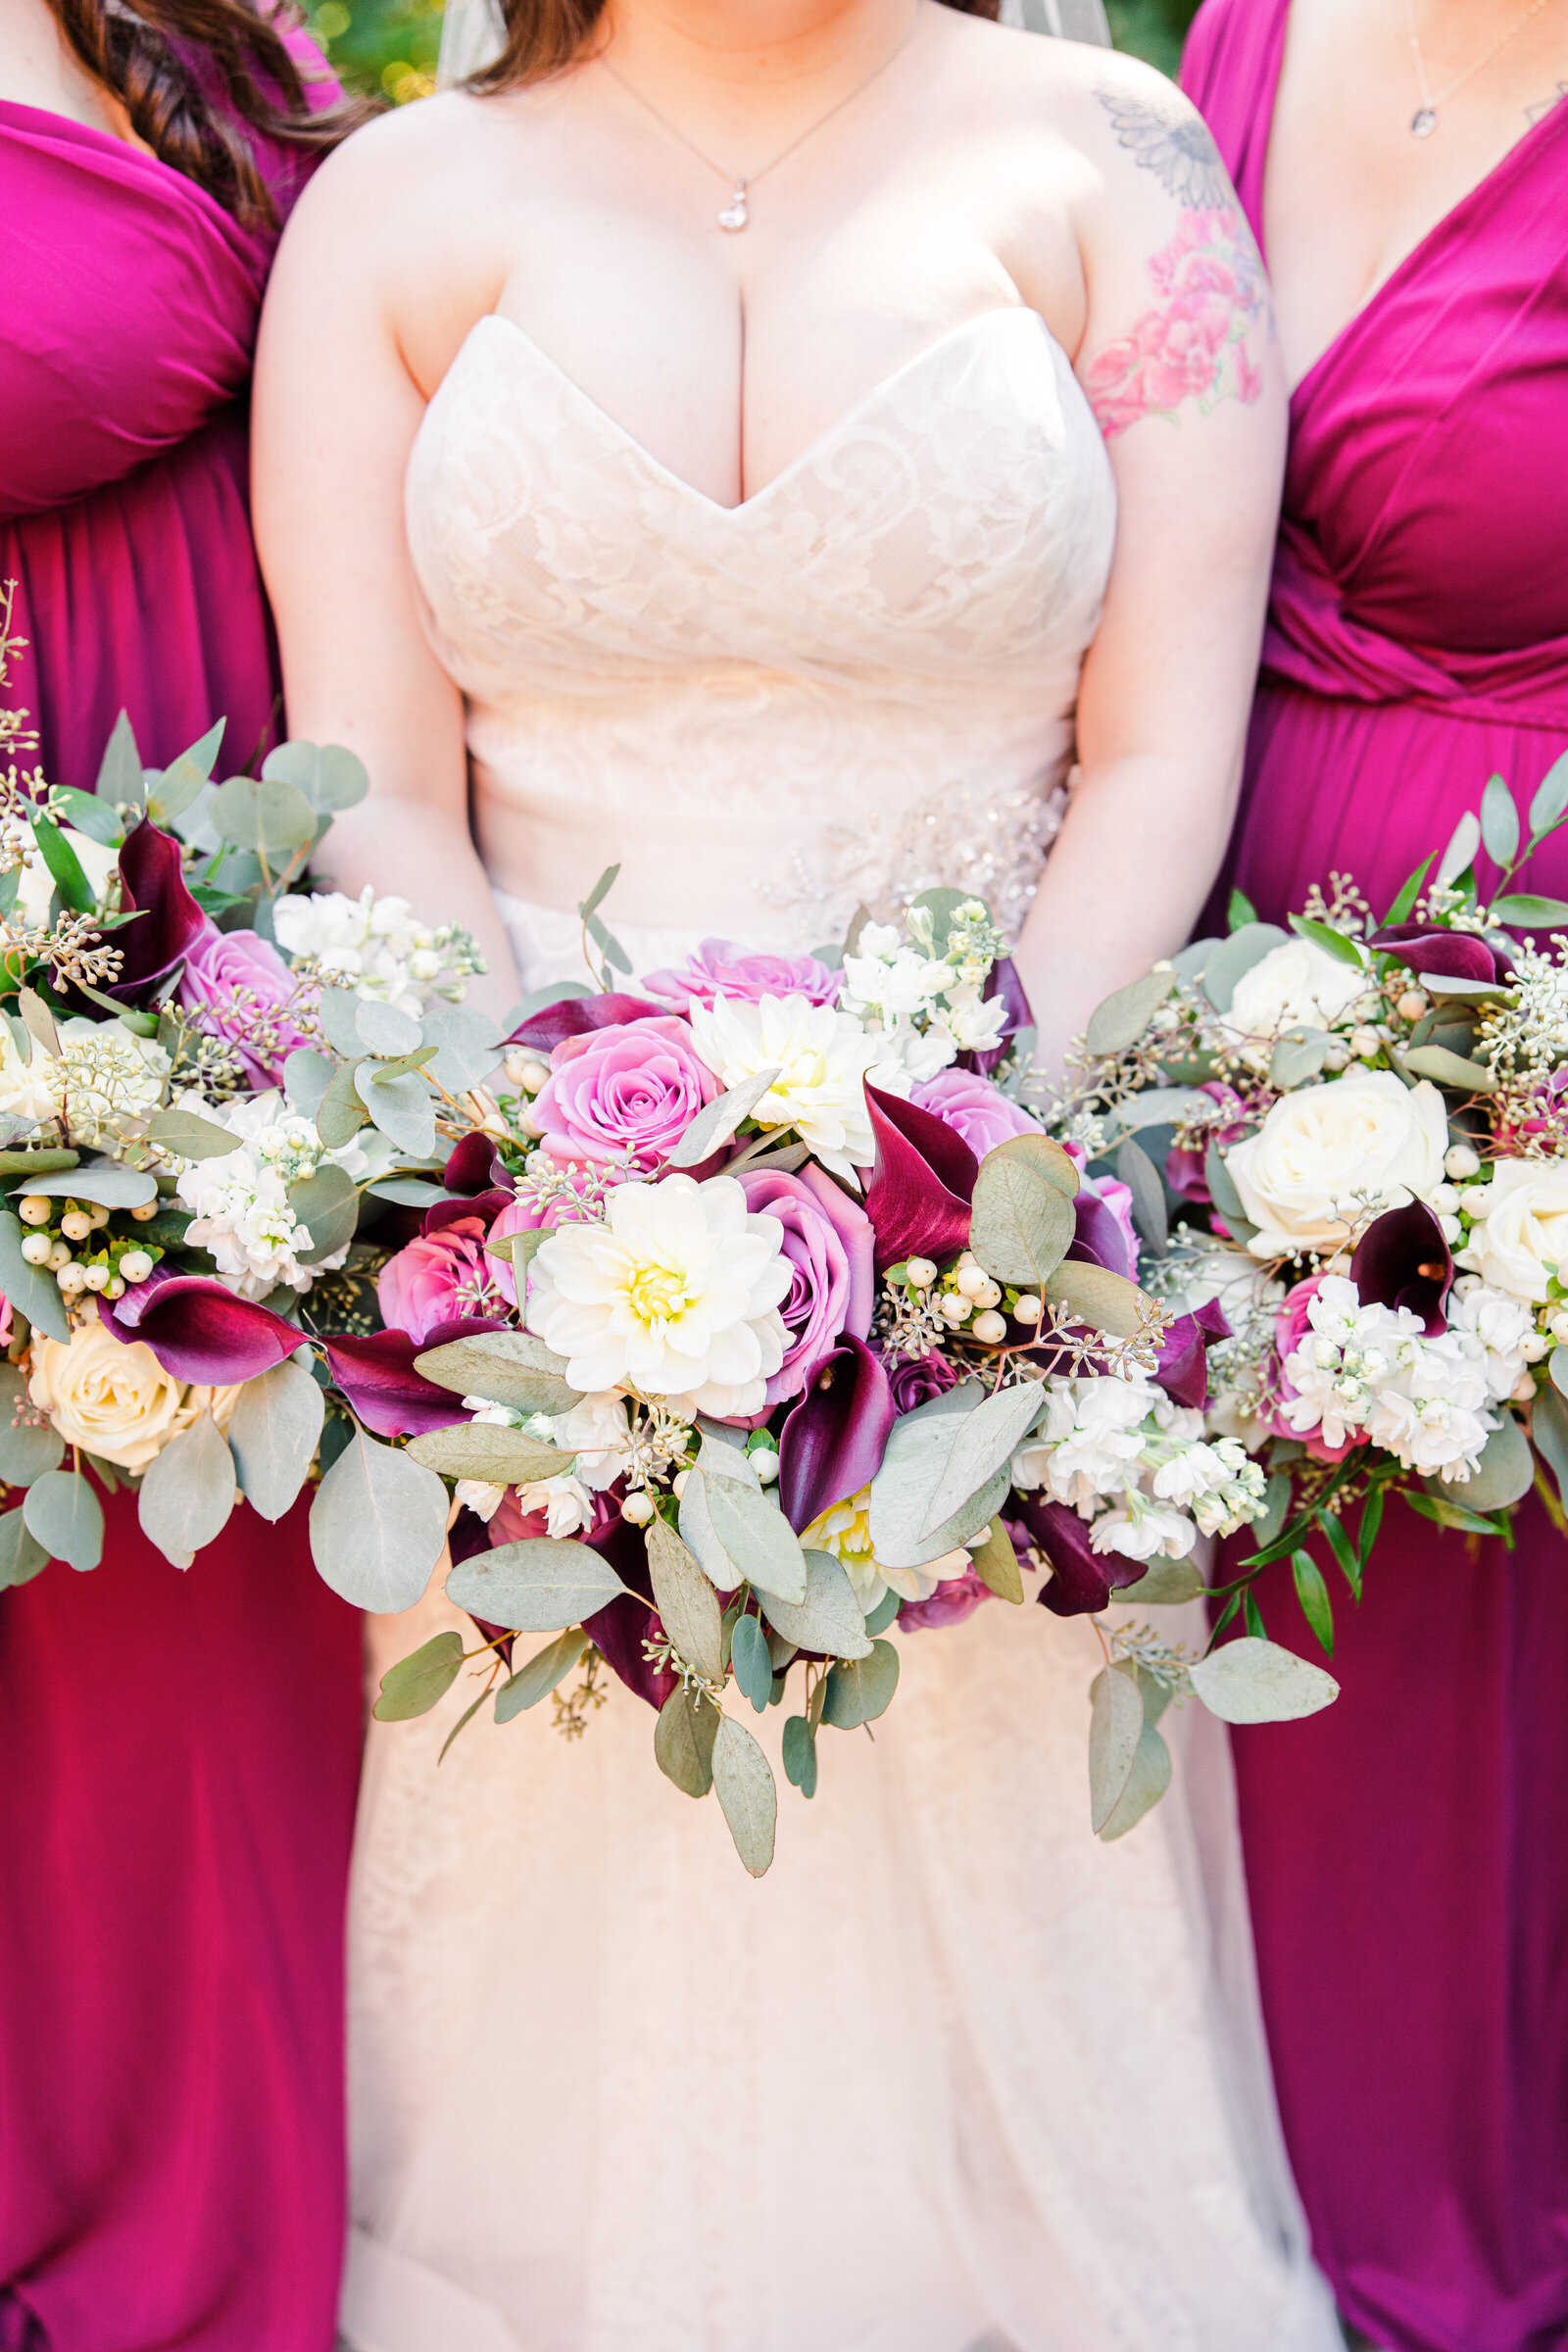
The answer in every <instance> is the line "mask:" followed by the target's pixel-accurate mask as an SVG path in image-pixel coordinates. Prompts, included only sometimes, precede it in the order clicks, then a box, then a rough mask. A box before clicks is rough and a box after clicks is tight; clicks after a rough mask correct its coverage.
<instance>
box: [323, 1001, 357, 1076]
mask: <svg viewBox="0 0 1568 2352" xmlns="http://www.w3.org/2000/svg"><path fill="white" fill-rule="evenodd" d="M362 1003H363V999H362V998H359V997H357V996H356V995H355V994H354V991H353V990H352V989H351V988H323V989H322V991H321V996H320V1007H319V1009H320V1018H321V1027H322V1028H323V1029H324V1030H325V1032H326V1042H327V1044H328V1045H329V1046H330V1047H331V1049H332V1051H333V1053H334V1054H342V1056H343V1058H344V1060H345V1061H358V1059H359V1057H360V1055H361V1054H363V1053H364V1051H365V1048H364V1046H363V1045H362V1044H361V1042H360V1005H361V1004H362Z"/></svg>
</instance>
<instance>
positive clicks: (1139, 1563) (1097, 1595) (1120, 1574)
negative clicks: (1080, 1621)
mask: <svg viewBox="0 0 1568 2352" xmlns="http://www.w3.org/2000/svg"><path fill="white" fill-rule="evenodd" d="M1013 1507H1014V1509H1015V1510H1016V1512H1017V1515H1018V1517H1019V1518H1020V1519H1021V1520H1022V1521H1023V1523H1024V1525H1025V1527H1026V1528H1027V1529H1028V1530H1029V1533H1030V1535H1031V1536H1032V1537H1033V1539H1034V1541H1035V1543H1036V1544H1038V1545H1039V1547H1040V1549H1041V1550H1042V1551H1043V1552H1044V1553H1045V1555H1046V1558H1047V1559H1048V1560H1049V1561H1050V1562H1051V1568H1052V1573H1051V1575H1050V1576H1049V1577H1047V1579H1046V1581H1045V1583H1044V1584H1043V1585H1042V1586H1041V1588H1040V1592H1039V1594H1038V1598H1039V1599H1040V1601H1041V1603H1042V1604H1043V1605H1044V1606H1045V1607H1046V1608H1048V1609H1050V1610H1051V1611H1052V1612H1053V1613H1054V1615H1055V1616H1057V1617H1092V1616H1098V1614H1099V1612H1100V1611H1101V1610H1102V1609H1103V1608H1107V1607H1108V1606H1109V1604H1110V1596H1111V1594H1112V1593H1115V1592H1119V1591H1120V1590H1121V1588H1122V1586H1123V1585H1136V1584H1137V1582H1138V1580H1139V1578H1140V1577H1141V1576H1146V1575H1147V1574H1148V1572H1149V1563H1148V1561H1147V1560H1127V1559H1123V1557H1122V1555H1121V1553H1120V1552H1119V1551H1103V1552H1102V1551H1093V1550H1091V1548H1090V1544H1089V1526H1088V1522H1087V1521H1086V1520H1083V1519H1080V1518H1079V1516H1078V1514H1077V1512H1076V1511H1074V1510H1069V1509H1068V1507H1067V1505H1066V1503H1064V1502H1051V1501H1048V1500H1047V1499H1046V1498H1045V1497H1044V1496H1043V1495H1016V1496H1015V1497H1014V1503H1013Z"/></svg>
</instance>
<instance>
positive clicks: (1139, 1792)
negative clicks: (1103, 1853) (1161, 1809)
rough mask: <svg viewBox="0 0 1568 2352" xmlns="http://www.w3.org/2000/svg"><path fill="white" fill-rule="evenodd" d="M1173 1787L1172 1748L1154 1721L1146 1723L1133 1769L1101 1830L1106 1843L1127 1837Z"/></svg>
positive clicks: (1134, 1756) (1140, 1734)
mask: <svg viewBox="0 0 1568 2352" xmlns="http://www.w3.org/2000/svg"><path fill="white" fill-rule="evenodd" d="M1169 1787H1170V1749H1169V1748H1168V1747H1167V1746H1166V1745H1165V1742H1164V1740H1162V1739H1161V1738H1160V1736H1159V1734H1158V1732H1156V1731H1155V1729H1154V1727H1153V1725H1152V1724H1151V1723H1146V1724H1145V1725H1144V1727H1143V1729H1142V1731H1141V1732H1140V1733H1139V1735H1138V1746H1137V1748H1136V1750H1135V1752H1134V1755H1133V1763H1132V1770H1131V1772H1130V1773H1129V1774H1128V1775H1127V1780H1126V1784H1125V1786H1124V1787H1123V1789H1122V1792H1121V1795H1120V1796H1119V1797H1118V1798H1117V1800H1116V1803H1115V1805H1114V1806H1113V1807H1112V1809H1111V1812H1110V1816H1109V1819H1108V1820H1107V1821H1106V1822H1105V1823H1104V1825H1103V1828H1102V1829H1101V1832H1100V1836H1101V1838H1103V1841H1104V1843H1105V1844H1107V1845H1108V1844H1109V1843H1110V1842H1111V1840H1112V1839H1113V1838H1125V1837H1126V1835H1127V1833H1128V1831H1129V1830H1133V1829H1136V1828H1137V1826H1138V1824H1139V1823H1140V1822H1141V1821H1142V1820H1143V1818H1144V1815H1145V1814H1146V1813H1148V1812H1150V1811H1151V1810H1152V1807H1153V1806H1155V1805H1157V1804H1158V1802H1159V1800H1160V1798H1161V1797H1162V1796H1163V1795H1164V1793H1165V1791H1166V1789H1168V1788H1169Z"/></svg>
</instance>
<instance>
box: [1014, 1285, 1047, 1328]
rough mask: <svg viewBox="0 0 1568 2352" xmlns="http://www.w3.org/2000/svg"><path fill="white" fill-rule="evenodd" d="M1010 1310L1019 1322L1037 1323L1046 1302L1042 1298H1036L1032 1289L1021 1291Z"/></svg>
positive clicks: (1043, 1311)
mask: <svg viewBox="0 0 1568 2352" xmlns="http://www.w3.org/2000/svg"><path fill="white" fill-rule="evenodd" d="M1012 1311H1013V1314H1014V1316H1015V1318H1016V1319H1017V1321H1018V1322H1020V1323H1038V1322H1039V1320H1040V1318H1041V1316H1042V1315H1043V1314H1044V1313H1045V1311H1046V1302H1045V1300H1044V1299H1037V1298H1036V1297H1035V1295H1034V1293H1033V1291H1022V1292H1020V1293H1019V1296H1018V1302H1017V1304H1016V1305H1015V1306H1014V1308H1013V1310H1012Z"/></svg>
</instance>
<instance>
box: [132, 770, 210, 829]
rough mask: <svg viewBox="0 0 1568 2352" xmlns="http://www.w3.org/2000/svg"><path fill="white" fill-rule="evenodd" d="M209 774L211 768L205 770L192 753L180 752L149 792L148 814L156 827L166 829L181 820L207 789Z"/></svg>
mask: <svg viewBox="0 0 1568 2352" xmlns="http://www.w3.org/2000/svg"><path fill="white" fill-rule="evenodd" d="M210 772H211V769H210V767H203V766H202V765H201V764H200V762H199V761H198V760H193V759H192V758H191V756H190V754H189V752H181V753H180V755H179V758H178V759H177V760H174V761H173V762H172V765H171V766H169V767H166V768H165V770H164V772H163V774H162V775H161V776H160V777H159V779H158V781H157V783H156V784H154V785H152V786H151V787H150V788H149V790H148V794H147V813H148V815H149V816H150V817H151V818H152V820H153V823H154V824H155V825H162V826H164V827H165V828H166V829H167V828H168V827H169V826H170V825H172V823H173V821H174V819H175V817H176V816H182V815H183V814H184V812H185V810H186V809H188V808H189V807H190V805H191V803H192V801H194V800H195V799H196V797H197V795H198V793H201V792H204V791H205V790H206V789H207V779H208V776H209V774H210Z"/></svg>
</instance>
